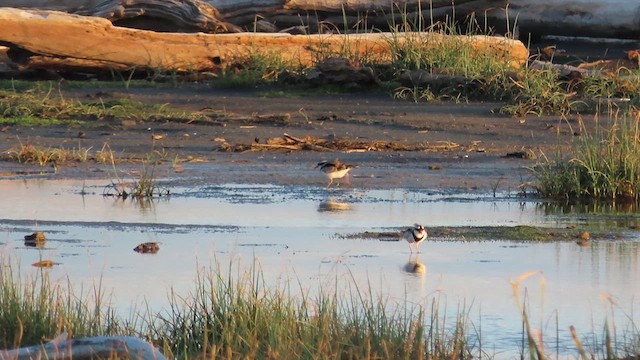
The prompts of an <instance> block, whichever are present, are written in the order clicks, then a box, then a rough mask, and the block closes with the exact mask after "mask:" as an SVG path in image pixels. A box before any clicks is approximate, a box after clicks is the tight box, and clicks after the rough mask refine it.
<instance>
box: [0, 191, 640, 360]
mask: <svg viewBox="0 0 640 360" xmlns="http://www.w3.org/2000/svg"><path fill="white" fill-rule="evenodd" d="M107 184H108V182H107V181H100V180H92V181H90V182H88V181H87V182H85V181H52V180H20V181H17V180H16V181H13V180H12V181H1V182H0V194H1V195H2V199H3V201H2V203H3V206H2V209H1V210H0V252H1V253H2V255H4V256H3V259H7V258H14V259H17V260H18V262H19V265H18V266H19V268H20V272H21V273H22V274H34V273H35V272H36V271H37V270H36V269H35V268H33V267H31V264H32V263H34V262H36V261H39V260H41V259H50V260H53V261H55V262H56V263H58V265H56V266H54V267H53V268H52V269H50V270H47V271H48V272H49V275H50V276H51V277H52V278H53V279H55V280H60V281H61V282H64V283H67V280H69V281H70V283H72V284H74V286H78V288H83V289H85V290H86V289H88V288H91V286H93V284H97V283H98V282H101V286H102V289H103V290H104V291H106V292H107V293H109V294H110V299H111V301H112V303H113V305H114V306H115V307H116V308H117V309H119V310H120V311H121V312H122V314H123V316H126V315H128V314H129V313H131V311H132V310H133V309H140V308H145V307H146V306H149V307H150V308H151V309H154V310H159V309H162V308H165V307H166V306H167V303H168V300H167V295H168V293H169V291H170V289H173V290H175V291H176V292H177V293H178V294H185V295H186V294H188V293H189V292H190V291H191V290H192V289H193V288H194V281H195V279H196V277H197V275H198V272H202V271H203V270H202V269H211V268H216V267H217V266H219V267H220V268H221V269H229V268H232V269H233V270H232V271H236V272H237V273H243V272H246V271H249V270H250V269H251V267H252V266H254V265H255V266H259V268H260V269H261V270H262V272H263V274H264V277H265V279H266V280H267V282H268V283H269V284H273V285H274V286H276V285H282V284H285V283H287V282H288V281H291V282H292V283H294V284H295V285H296V286H302V287H303V288H304V289H305V290H308V291H310V292H311V293H313V292H314V291H317V290H318V289H319V288H323V289H327V288H329V287H336V286H337V287H339V288H349V287H351V288H353V287H354V286H357V287H358V288H359V289H361V290H363V291H365V290H366V291H369V290H371V291H372V292H373V293H374V294H375V295H374V296H378V295H381V296H383V297H384V298H386V299H389V300H390V302H391V303H395V302H397V303H400V304H405V303H409V304H417V305H421V306H424V307H427V308H430V306H431V303H432V301H433V300H434V299H436V300H438V301H439V303H440V304H441V306H442V307H443V308H446V309H443V310H441V311H443V314H444V313H450V314H451V315H453V316H455V314H457V312H458V311H459V310H458V309H459V308H464V309H465V311H468V315H469V320H470V321H471V322H473V323H474V324H475V325H476V327H478V328H480V330H481V335H482V340H483V347H485V349H486V350H487V351H489V352H490V353H491V352H495V354H498V355H499V356H498V357H501V355H500V354H502V355H505V356H506V355H507V354H510V355H513V354H512V353H513V352H514V351H515V349H518V348H519V346H520V342H521V334H522V317H521V315H520V309H519V304H518V301H517V300H516V297H515V296H514V291H513V287H512V285H511V283H512V282H513V281H515V280H516V279H518V277H520V276H521V275H522V274H524V273H528V272H534V275H533V276H531V277H530V278H528V279H526V280H524V281H523V282H522V284H521V285H520V288H519V289H520V291H519V295H520V296H521V298H520V301H522V299H523V298H522V297H523V296H524V292H525V291H526V292H527V294H528V295H527V298H528V303H529V304H528V307H529V313H530V315H531V319H532V325H533V326H534V327H536V328H541V329H542V331H543V332H544V334H545V339H546V341H547V342H548V344H547V346H549V347H550V348H552V351H555V350H556V346H559V348H560V352H561V353H563V352H569V353H571V351H573V350H563V349H571V348H572V341H571V338H570V335H569V332H568V327H569V325H574V326H575V327H576V328H577V330H578V332H579V333H580V332H582V333H593V332H595V333H597V334H601V330H602V326H603V323H604V320H605V319H607V318H608V319H609V321H610V323H612V322H614V323H615V324H616V325H618V326H619V327H620V328H624V327H625V326H628V325H629V324H631V323H635V325H636V326H637V325H638V324H640V319H639V315H638V314H637V312H634V309H638V308H639V305H640V300H639V299H638V295H639V294H640V291H639V290H640V242H639V241H638V236H637V235H636V234H635V232H634V231H632V230H629V231H628V233H627V235H628V239H627V240H624V241H614V240H613V239H611V240H599V241H593V242H592V243H591V246H589V247H580V246H577V245H576V244H575V243H574V242H552V243H515V242H507V241H482V242H477V241H476V242H464V241H454V240H456V239H434V240H431V241H429V242H427V243H425V244H423V245H422V246H421V250H422V253H421V254H419V255H417V254H413V255H412V254H410V252H409V248H408V246H407V244H406V243H405V242H395V241H378V240H347V239H344V238H342V237H341V236H340V235H344V234H353V233H360V232H363V231H394V230H397V229H399V228H401V227H404V226H409V225H411V224H413V223H414V222H420V223H422V224H424V225H426V226H427V228H428V227H429V226H488V225H497V226H514V225H537V226H567V225H574V224H577V225H579V226H580V225H584V224H591V225H593V224H602V226H610V225H611V224H612V223H614V224H616V225H621V224H622V225H623V226H625V225H635V224H636V222H637V221H638V217H637V216H636V215H635V212H633V211H631V212H627V213H623V214H619V213H616V214H610V213H609V214H599V215H598V216H594V215H592V214H589V213H583V212H580V211H576V209H569V210H567V211H564V212H562V211H561V212H557V211H554V210H553V209H554V208H553V207H550V206H548V205H545V204H540V203H536V202H521V201H518V200H517V199H509V198H493V197H490V196H481V195H471V194H455V195H451V194H442V193H437V192H430V191H415V190H411V191H409V190H403V189H395V190H359V189H344V190H343V189H339V190H332V191H326V190H325V189H316V188H300V187H281V186H265V185H255V186H254V185H235V184H229V185H227V186H206V185H204V186H201V187H198V188H195V189H187V188H171V190H172V192H173V195H172V196H171V197H170V198H168V199H160V200H157V201H154V202H153V203H147V204H140V203H136V202H134V201H121V200H116V199H113V198H105V197H103V196H102V192H103V187H104V186H105V185H107ZM550 209H551V210H550ZM565 210H566V209H565ZM36 230H38V231H43V232H45V234H46V235H47V242H46V246H45V247H44V248H41V249H37V248H33V247H27V246H25V244H24V241H23V237H24V235H26V234H30V233H31V232H33V231H36ZM147 241H154V242H159V243H160V251H159V252H158V253H157V254H153V255H152V254H138V253H136V252H134V251H133V250H132V249H133V248H134V247H135V246H136V245H137V244H139V243H142V242H147ZM556 324H557V325H556ZM556 328H557V329H556ZM556 330H557V332H558V335H557V336H556ZM573 354H575V352H573ZM514 356H515V355H514Z"/></svg>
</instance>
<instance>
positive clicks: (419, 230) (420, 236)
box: [402, 224, 427, 253]
mask: <svg viewBox="0 0 640 360" xmlns="http://www.w3.org/2000/svg"><path fill="white" fill-rule="evenodd" d="M402 237H403V238H404V239H405V240H407V242H408V243H409V250H410V251H411V252H413V248H412V247H411V245H413V244H416V251H417V252H418V253H419V252H420V243H421V242H423V241H424V240H425V239H426V238H427V230H425V229H424V226H422V225H420V224H415V225H414V226H413V227H412V228H408V229H407V230H405V231H403V232H402Z"/></svg>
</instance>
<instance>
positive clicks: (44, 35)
mask: <svg viewBox="0 0 640 360" xmlns="http://www.w3.org/2000/svg"><path fill="white" fill-rule="evenodd" d="M0 29H6V30H5V31H1V32H0V43H4V44H5V45H7V46H10V47H13V48H18V49H23V50H26V51H27V52H28V53H26V54H23V56H16V57H18V58H14V59H12V60H14V61H16V62H19V63H20V65H21V66H22V67H23V68H24V69H30V68H53V69H67V70H73V69H85V70H92V69H93V70H96V69H102V70H107V69H114V70H128V69H129V70H130V69H134V68H135V69H151V70H177V71H205V70H212V69H216V68H219V67H220V64H221V63H222V64H225V63H229V62H233V61H235V60H236V59H238V58H239V57H240V58H241V57H244V56H247V55H248V54H249V53H263V54H277V55H278V56H280V57H281V58H282V59H283V60H285V61H290V62H293V63H295V64H301V65H305V66H308V65H311V64H312V63H313V61H314V60H315V59H317V57H318V54H327V53H330V54H331V53H332V54H338V53H340V51H343V50H344V49H345V48H348V49H349V51H350V52H351V53H352V54H353V55H355V56H362V57H364V56H365V55H366V56H367V57H368V58H369V59H375V60H378V61H385V60H390V59H391V51H390V44H391V43H392V42H397V43H399V44H402V43H403V42H405V41H407V39H411V40H413V41H416V39H419V41H420V42H422V43H424V44H426V45H427V46H428V45H437V44H441V43H443V42H447V41H456V42H459V41H464V42H468V43H469V44H471V45H472V46H473V47H474V48H475V49H476V51H479V52H494V53H495V54H497V55H498V56H500V57H502V59H503V61H504V63H505V66H508V67H518V66H520V65H522V64H524V62H525V61H526V59H527V56H528V50H527V49H526V47H525V46H524V45H523V44H522V43H521V42H520V41H516V40H510V39H506V38H502V37H488V36H444V35H439V34H429V33H400V34H392V33H371V34H357V35H323V34H318V35H289V34H256V33H238V34H202V33H198V34H178V33H157V32H152V31H144V30H135V29H128V28H120V27H116V26H113V25H112V24H111V22H109V21H108V20H106V19H102V18H96V17H84V16H78V15H70V14H66V13H62V12H55V11H26V10H20V9H13V8H4V9H0ZM10 53H11V52H10Z"/></svg>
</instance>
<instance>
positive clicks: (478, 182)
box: [0, 84, 577, 191]
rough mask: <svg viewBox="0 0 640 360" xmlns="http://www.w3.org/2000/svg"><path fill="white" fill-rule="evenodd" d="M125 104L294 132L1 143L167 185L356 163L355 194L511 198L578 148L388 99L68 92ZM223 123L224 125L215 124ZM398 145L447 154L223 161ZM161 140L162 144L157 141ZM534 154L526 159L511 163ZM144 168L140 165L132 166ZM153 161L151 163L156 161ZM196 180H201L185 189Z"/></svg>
mask: <svg viewBox="0 0 640 360" xmlns="http://www.w3.org/2000/svg"><path fill="white" fill-rule="evenodd" d="M97 93H99V94H100V96H102V97H104V98H107V99H108V98H109V97H113V98H117V97H126V98H128V99H131V100H134V101H142V102H145V103H153V104H167V105H168V106H171V107H174V108H179V109H183V110H185V111H188V112H206V111H211V109H214V110H215V111H216V112H218V113H223V114H224V116H225V117H226V118H231V119H234V118H239V119H246V118H250V117H255V116H259V115H263V116H269V115H274V114H276V115H283V116H284V115H286V116H287V117H288V119H289V120H288V122H287V123H286V124H284V125H283V124H282V123H277V122H270V121H264V122H261V123H250V124H247V123H246V122H243V121H228V122H226V123H224V124H221V123H220V122H211V123H209V124H207V123H202V122H194V123H185V122H169V121H167V122H136V121H131V120H127V119H116V120H113V121H103V122H102V123H100V124H99V125H98V126H93V125H94V124H92V126H80V127H20V126H9V127H6V128H5V129H4V131H3V133H2V134H1V136H2V138H3V141H2V145H1V146H2V148H1V149H0V151H2V152H3V153H5V154H6V153H7V152H9V151H11V150H15V149H19V148H20V147H21V146H24V145H27V144H28V145H33V146H38V147H44V148H55V147H64V148H66V149H74V148H75V149H80V148H82V149H91V150H92V151H98V150H101V149H105V147H106V148H108V149H110V151H112V152H113V154H114V157H115V158H116V159H119V160H120V161H118V167H119V168H121V169H123V171H127V170H135V169H136V168H138V169H139V168H140V167H141V166H148V165H149V164H150V162H149V159H155V160H159V161H154V162H153V163H154V167H155V168H156V169H157V173H156V174H157V176H159V177H162V176H167V177H172V178H206V180H207V181H210V182H213V183H243V182H244V183H273V184H279V185H314V184H317V185H319V186H322V185H324V183H325V179H324V177H323V175H322V174H320V173H319V172H318V171H317V170H313V166H314V165H315V164H316V163H317V162H318V161H321V160H327V159H328V160H333V159H335V158H339V159H341V160H342V161H344V162H349V163H356V164H359V165H360V167H359V168H358V169H357V170H356V171H353V173H352V182H351V185H352V186H354V187H364V188H393V187H398V188H399V187H405V188H416V187H423V188H451V189H458V190H461V191H492V190H493V189H494V188H496V187H497V188H498V189H501V190H503V191H505V190H509V189H511V190H512V191H513V190H515V189H516V188H518V186H520V185H521V184H522V183H524V182H527V181H529V180H530V171H529V170H528V168H530V167H531V166H533V165H535V163H536V161H537V159H536V158H537V157H539V156H540V155H542V154H546V153H549V152H551V151H555V150H554V149H556V148H557V146H558V144H560V145H561V146H563V147H566V146H569V145H570V144H571V142H572V141H574V140H575V138H576V133H575V128H576V127H577V120H576V119H560V118H559V117H546V118H528V119H514V118H509V117H505V116H501V115H498V114H496V113H495V111H494V110H495V109H496V108H497V106H498V104H496V103H461V104H455V103H439V104H427V103H414V102H410V101H406V100H397V99H393V98H391V96H390V95H389V94H385V93H347V94H334V95H318V94H316V93H314V94H310V95H308V96H307V95H305V94H304V93H295V94H292V95H286V96H285V95H282V94H281V93H280V92H279V91H276V90H274V89H256V90H238V91H227V90H219V89H212V88H210V87H209V86H208V85H207V84H189V85H183V86H177V87H166V88H165V87H153V88H132V89H123V88H121V87H120V88H115V87H114V88H113V89H104V88H100V89H92V88H83V89H81V90H71V91H67V92H66V93H65V94H64V96H66V97H67V99H73V98H77V99H83V98H86V97H92V96H96V94H97ZM216 116H219V115H216ZM285 133H286V134H290V135H292V136H295V137H300V138H302V137H306V136H312V137H315V138H318V139H332V138H340V139H352V140H354V141H356V140H357V141H361V142H367V141H372V142H373V141H382V142H393V143H396V144H402V145H407V146H415V145H442V144H452V145H455V146H450V147H447V146H444V147H442V148H441V149H440V150H437V151H361V150H357V151H354V152H350V151H331V152H319V151H308V150H303V151H281V150H280V151H244V152H225V151H221V144H223V143H227V144H249V145H250V144H251V143H252V142H255V141H258V142H260V143H264V142H266V141H267V139H271V138H278V137H282V136H283V134H285ZM158 135H160V136H158ZM514 153H515V154H526V156H524V158H520V157H519V156H515V157H513V156H510V155H512V154H514ZM131 159H133V160H134V161H131ZM145 160H146V161H145ZM112 168H113V167H112V166H111V165H109V164H97V163H92V162H89V163H70V164H57V166H56V169H55V173H54V172H53V171H52V170H51V169H48V168H42V167H39V166H36V165H33V164H25V165H22V164H17V163H15V162H7V161H3V162H2V163H0V169H1V171H2V173H3V175H4V176H5V177H6V176H12V174H14V175H13V176H14V177H15V176H18V175H19V173H20V172H25V171H26V172H36V173H37V172H39V171H44V173H45V175H44V176H46V177H56V178H60V177H68V178H84V177H86V178H94V177H109V176H112V175H110V172H112V170H113V169H112ZM186 181H191V180H186Z"/></svg>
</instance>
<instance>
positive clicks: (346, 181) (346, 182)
mask: <svg viewBox="0 0 640 360" xmlns="http://www.w3.org/2000/svg"><path fill="white" fill-rule="evenodd" d="M344 180H345V181H344V183H345V184H347V185H349V186H350V185H351V180H350V179H349V173H347V175H345V176H344Z"/></svg>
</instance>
